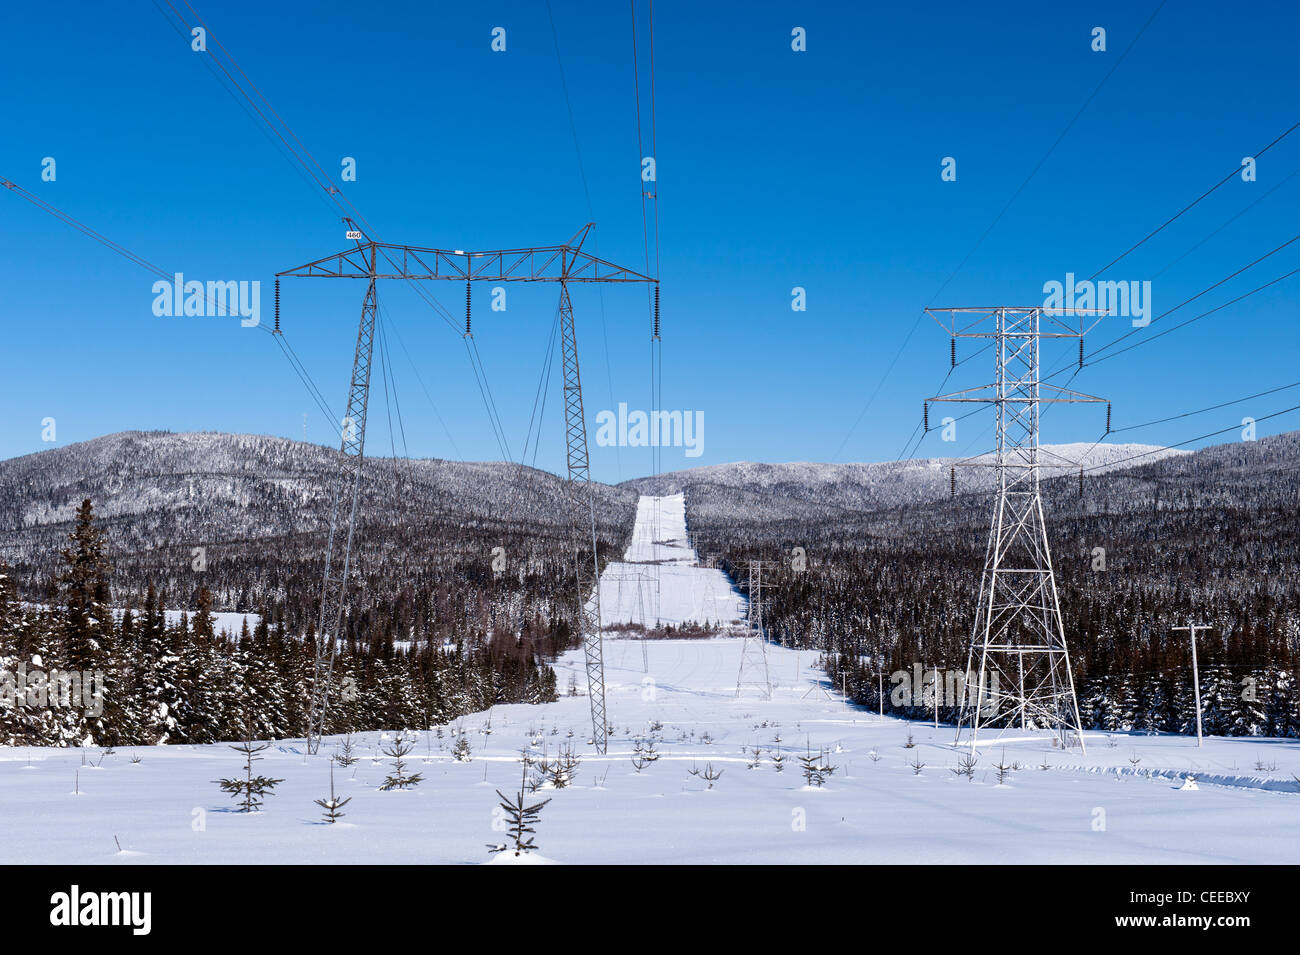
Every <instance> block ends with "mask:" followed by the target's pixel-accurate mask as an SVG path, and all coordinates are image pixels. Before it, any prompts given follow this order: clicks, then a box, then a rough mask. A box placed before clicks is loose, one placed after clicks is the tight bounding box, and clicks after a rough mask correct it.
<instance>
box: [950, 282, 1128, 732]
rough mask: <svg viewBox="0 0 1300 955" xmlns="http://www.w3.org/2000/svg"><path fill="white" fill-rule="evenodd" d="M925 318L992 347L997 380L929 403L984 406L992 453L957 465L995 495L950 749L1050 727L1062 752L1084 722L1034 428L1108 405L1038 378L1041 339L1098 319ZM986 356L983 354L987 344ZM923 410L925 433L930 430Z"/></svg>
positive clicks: (1078, 315)
mask: <svg viewBox="0 0 1300 955" xmlns="http://www.w3.org/2000/svg"><path fill="white" fill-rule="evenodd" d="M926 311H927V312H928V313H929V314H930V315H931V316H932V317H933V318H934V319H935V320H936V321H938V323H939V324H940V325H942V326H943V327H944V329H945V330H946V331H947V332H948V333H949V335H950V336H952V340H953V355H954V366H955V365H956V359H955V355H956V340H957V339H958V338H978V339H986V340H989V341H990V342H991V345H992V348H993V350H994V352H995V361H996V364H997V379H996V381H995V382H994V383H993V384H991V385H983V386H980V387H977V388H970V389H965V390H962V391H957V392H951V393H949V394H945V395H938V396H935V397H933V398H930V399H929V402H939V401H943V402H971V403H985V404H991V405H993V407H994V411H995V413H996V415H997V448H996V450H995V452H994V455H993V460H992V462H989V461H988V456H987V455H983V456H981V457H980V458H976V459H972V460H969V461H966V462H961V463H963V464H968V465H973V466H981V467H992V468H993V469H994V471H995V474H996V497H995V500H994V503H993V514H992V522H991V526H990V528H989V538H988V548H987V551H986V554H985V558H984V571H983V574H982V576H981V578H980V593H979V602H978V607H977V613H976V619H975V623H974V626H973V628H972V634H971V641H970V649H969V652H968V655H967V663H966V685H965V690H964V692H963V694H962V699H961V715H960V718H959V720H958V725H957V743H958V744H961V743H962V741H963V736H964V735H965V734H969V737H968V738H969V744H970V747H971V750H972V752H974V750H975V748H976V746H977V745H978V741H979V734H980V731H981V730H982V729H986V728H988V729H994V728H997V729H999V730H1000V731H1005V730H1006V729H1007V728H1009V727H1012V726H1017V727H1019V728H1021V729H1032V728H1050V729H1053V730H1055V731H1056V733H1057V734H1058V735H1059V737H1060V740H1061V743H1062V744H1063V745H1064V744H1067V743H1068V742H1069V737H1070V734H1074V735H1075V736H1076V737H1077V739H1078V742H1079V745H1080V746H1081V747H1082V746H1083V745H1084V743H1083V733H1082V728H1083V727H1082V723H1081V721H1080V719H1079V703H1078V699H1077V697H1076V695H1075V689H1074V677H1073V674H1072V672H1071V670H1070V654H1069V650H1068V648H1067V646H1066V640H1065V624H1064V621H1063V619H1062V616H1061V603H1060V597H1059V595H1058V593H1057V588H1056V577H1055V574H1054V573H1053V570H1052V554H1051V548H1050V546H1049V545H1048V540H1047V525H1046V521H1045V520H1044V517H1043V500H1042V494H1041V491H1040V479H1041V476H1042V470H1043V468H1044V467H1045V466H1047V465H1044V462H1043V459H1042V453H1043V452H1041V451H1040V448H1039V443H1038V435H1039V419H1040V416H1041V413H1042V407H1043V405H1045V404H1062V403H1064V404H1074V403H1089V402H1103V401H1104V400H1105V399H1103V398H1097V397H1094V396H1092V395H1085V394H1082V393H1080V392H1076V391H1070V390H1068V389H1066V388H1062V387H1059V386H1057V385H1052V384H1049V383H1047V382H1044V381H1043V380H1042V379H1041V377H1040V374H1039V356H1040V351H1041V345H1042V343H1043V342H1044V341H1046V340H1051V339H1060V338H1076V339H1082V337H1083V336H1084V335H1085V334H1086V333H1087V332H1088V331H1089V330H1090V329H1091V328H1092V326H1093V325H1095V324H1096V321H1097V319H1098V317H1099V316H1100V315H1102V314H1105V313H1103V312H1100V311H1097V310H1093V309H1049V308H1045V307H1025V308H1013V307H1002V306H999V307H993V308H936V309H926ZM986 347H987V346H986ZM929 402H927V405H926V425H927V427H928V424H929Z"/></svg>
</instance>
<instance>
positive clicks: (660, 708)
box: [0, 638, 1300, 864]
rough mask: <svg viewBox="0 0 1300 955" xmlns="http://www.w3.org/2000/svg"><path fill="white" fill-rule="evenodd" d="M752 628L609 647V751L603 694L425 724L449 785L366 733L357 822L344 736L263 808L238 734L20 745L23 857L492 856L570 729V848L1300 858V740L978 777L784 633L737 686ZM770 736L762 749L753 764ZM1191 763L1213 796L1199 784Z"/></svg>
mask: <svg viewBox="0 0 1300 955" xmlns="http://www.w3.org/2000/svg"><path fill="white" fill-rule="evenodd" d="M740 645H741V641H740V640H739V639H737V638H718V639H712V640H662V641H656V640H651V641H646V642H645V643H644V644H642V643H641V642H640V641H636V640H612V641H610V642H609V643H607V645H606V662H605V666H606V675H607V681H608V701H609V712H610V718H611V721H612V722H613V723H614V725H615V732H614V734H613V736H612V737H611V738H610V741H609V751H608V753H607V754H606V755H605V756H598V755H596V754H595V753H594V752H593V749H592V747H591V746H590V745H588V744H587V742H586V741H587V738H588V733H589V729H590V726H589V722H588V720H589V713H588V707H587V700H586V698H585V697H583V696H579V697H565V698H563V699H561V700H559V701H558V702H556V703H551V704H547V705H542V706H527V705H515V706H501V707H497V708H495V709H494V710H492V711H491V712H490V713H482V714H477V715H474V716H471V717H468V718H466V719H464V720H462V721H460V725H461V726H462V727H463V728H464V730H465V732H466V734H467V736H468V738H469V740H470V745H471V748H472V752H471V759H470V761H469V762H457V761H456V760H455V759H454V758H453V757H452V756H451V747H452V740H451V735H450V734H451V729H452V728H444V729H443V735H442V736H441V737H439V736H438V735H437V733H436V732H422V733H419V734H418V737H417V742H416V747H415V751H414V752H413V753H412V755H411V757H410V759H411V766H410V767H409V771H415V772H421V773H424V774H425V780H424V782H423V783H422V784H421V785H419V786H418V787H417V788H415V789H413V790H409V791H393V792H380V791H379V788H378V787H379V784H380V782H381V781H382V779H383V777H384V775H385V774H386V773H387V771H388V762H389V761H387V760H384V759H382V758H377V757H378V750H379V747H380V745H381V734H379V733H366V734H363V735H361V736H360V737H358V738H357V744H358V751H359V752H360V753H361V754H362V755H363V757H364V758H362V759H361V761H360V762H359V763H358V764H357V765H356V766H354V767H353V769H352V770H339V771H337V772H336V776H337V779H336V785H337V787H338V789H339V790H340V792H341V794H343V795H346V796H350V797H352V802H351V803H350V804H349V805H348V806H346V807H345V809H344V812H346V813H347V816H346V817H345V818H344V820H343V821H342V823H340V824H338V825H335V826H326V825H321V824H318V823H319V818H320V815H319V810H318V808H317V807H316V806H314V805H313V804H312V800H313V799H316V798H319V797H322V796H325V795H327V794H328V787H329V758H328V754H329V753H330V752H333V751H334V750H335V748H336V746H337V741H336V740H327V741H326V743H325V745H324V746H323V747H322V750H321V754H320V755H318V756H314V757H307V756H304V755H303V747H302V744H301V741H288V742H280V743H277V744H275V745H273V746H272V748H271V749H269V750H267V751H266V753H264V754H263V755H264V756H265V760H264V761H263V762H260V763H258V764H256V769H257V771H258V772H261V773H265V774H266V775H270V776H276V777H283V779H284V782H283V783H281V784H280V785H279V787H278V788H277V790H276V795H274V796H271V797H270V798H269V799H268V800H267V803H266V808H265V810H264V811H263V812H261V813H257V814H253V815H243V814H239V813H235V812H231V811H230V809H231V806H232V800H231V799H230V798H229V797H226V796H225V795H223V794H222V793H220V792H219V791H218V789H217V787H216V786H215V785H214V784H213V782H212V780H214V779H217V778H219V777H222V776H234V775H238V773H239V770H240V768H241V766H242V762H241V759H240V757H239V755H238V754H236V753H234V752H232V751H231V750H229V749H227V748H226V747H225V746H193V747H191V746H165V747H142V748H138V749H129V750H128V749H123V750H119V751H118V752H117V753H115V754H114V755H111V756H107V757H105V758H103V760H102V763H101V759H100V753H99V752H98V751H88V752H86V753H85V756H86V759H87V760H88V764H87V765H81V762H82V751H81V750H77V749H65V750H51V749H32V750H26V749H21V748H19V749H9V750H0V818H2V819H3V820H4V821H5V826H6V831H7V833H8V835H7V837H6V838H5V839H4V840H3V842H0V862H5V863H32V862H64V863H131V862H154V863H157V862H176V863H201V864H210V863H260V862H330V863H349V862H372V863H376V862H406V863H422V862H443V863H464V862H484V861H487V860H488V852H487V850H486V848H485V846H486V844H487V843H491V842H500V841H502V840H503V839H504V834H503V833H502V832H500V831H497V830H494V828H493V823H494V819H495V818H496V817H494V814H493V811H494V809H495V807H496V804H497V798H496V796H495V794H494V792H493V790H494V789H496V788H499V789H501V790H502V791H503V792H506V793H512V792H514V791H515V790H516V789H518V787H519V781H520V773H521V765H520V761H519V759H520V751H521V750H528V751H529V752H531V753H534V754H537V755H541V754H542V752H543V751H546V752H547V753H549V754H551V755H553V754H554V753H555V752H556V750H557V749H558V748H559V747H560V746H561V745H564V744H565V743H571V744H572V745H573V746H574V748H575V750H576V751H577V752H578V753H579V754H580V755H581V758H582V763H581V766H580V767H579V768H578V772H577V777H576V779H575V782H574V784H573V785H572V786H570V787H567V788H564V789H561V790H543V791H541V792H539V793H538V794H536V796H535V797H534V798H536V799H541V798H547V797H549V798H550V799H551V802H550V804H549V805H548V806H546V808H545V809H543V810H542V814H541V822H540V824H539V826H538V836H537V842H538V846H539V847H540V848H541V850H542V852H543V853H544V855H545V856H547V857H549V858H551V859H554V860H556V861H559V862H572V863H576V862H606V863H624V862H626V863H635V862H658V863H673V862H699V863H705V862H773V863H775V862H805V863H814V862H820V863H827V862H854V863H952V862H1061V863H1064V862H1076V863H1078V862H1082V863H1100V862H1121V863H1137V862H1172V863H1204V862H1222V863H1295V862H1298V861H1300V792H1297V791H1296V790H1297V788H1298V787H1297V785H1296V783H1295V782H1294V781H1293V780H1292V778H1291V774H1292V773H1295V774H1297V775H1300V740H1267V739H1209V740H1206V743H1205V746H1204V748H1203V749H1199V750H1198V749H1197V747H1196V743H1195V740H1190V739H1187V738H1183V737H1148V736H1116V737H1114V738H1113V739H1112V740H1111V741H1110V742H1108V740H1107V738H1106V737H1104V736H1100V735H1097V736H1091V737H1090V738H1089V740H1088V743H1089V746H1088V753H1087V755H1086V756H1084V755H1082V754H1080V753H1078V752H1077V750H1076V751H1071V752H1069V753H1062V752H1060V751H1058V750H1053V748H1052V747H1051V745H1050V742H1048V741H1046V740H1044V739H1042V738H1038V739H1034V740H1033V741H1029V742H1018V743H1016V742H1012V743H1007V744H1006V747H1005V748H1006V762H1007V763H1012V762H1017V763H1019V764H1020V766H1021V768H1020V769H1019V770H1017V771H1015V772H1013V773H1012V774H1011V776H1010V779H1009V780H1008V782H1007V783H1006V784H1005V785H1001V786H999V785H997V781H996V778H995V777H996V773H995V771H994V769H993V764H994V763H996V762H998V761H999V759H1000V757H1001V755H1002V747H1001V746H996V747H990V748H988V749H986V750H985V751H984V752H983V753H982V754H981V758H980V762H979V765H978V768H977V769H976V772H975V776H974V779H973V780H967V779H966V778H963V777H959V776H957V775H955V774H954V773H953V772H952V770H953V769H955V768H956V767H957V765H958V757H959V753H958V752H957V751H955V750H953V749H952V748H951V746H950V744H951V741H952V730H951V729H950V728H948V727H943V728H941V729H939V730H935V729H933V727H931V726H927V725H926V724H909V723H906V722H903V721H899V720H895V719H891V718H885V719H883V720H881V719H879V718H878V717H877V716H876V714H874V713H869V712H863V711H860V710H855V709H853V708H851V707H849V706H847V705H846V704H845V703H844V702H843V701H842V700H840V699H838V698H836V697H834V695H833V694H832V695H830V696H828V695H826V694H825V693H824V692H823V691H822V690H820V689H818V685H819V679H818V678H819V676H820V674H819V673H818V672H817V671H816V670H814V669H813V664H814V662H815V659H816V657H815V654H813V653H812V652H810V651H803V652H798V651H793V650H783V649H781V648H779V647H772V648H770V649H769V658H770V661H771V667H772V675H773V679H774V681H775V682H776V684H777V689H776V691H775V694H774V698H773V699H772V700H771V701H762V700H760V699H757V698H755V697H753V696H749V697H746V698H743V699H741V700H736V699H735V684H736V670H737V667H738V665H739V660H740ZM643 653H644V654H645V659H646V661H647V665H646V666H644V667H643V663H642V660H643V656H642V655H643ZM558 670H559V678H560V679H559V685H560V686H562V687H563V686H566V685H568V682H569V674H570V673H572V674H574V676H575V677H576V679H577V682H578V685H579V686H582V685H583V670H582V657H581V653H580V652H574V653H570V654H567V655H565V656H564V657H563V658H561V660H560V661H559V664H558ZM821 682H824V678H823V680H822V681H821ZM810 691H811V692H810ZM656 723H661V724H662V729H661V730H658V731H657V732H654V733H653V735H654V736H656V737H657V738H658V739H659V743H658V751H659V754H660V758H659V759H658V760H657V761H656V762H654V763H652V764H650V765H648V766H647V767H646V768H645V769H644V771H643V772H641V773H637V772H636V770H635V769H634V767H633V765H632V761H631V756H632V749H633V745H634V742H635V739H636V738H637V737H639V736H645V735H651V727H652V726H653V725H654V724H656ZM489 729H490V733H485V730H489ZM570 733H572V734H573V735H572V737H570ZM909 733H910V734H911V735H912V738H913V740H914V742H915V746H914V747H913V748H911V749H909V748H906V746H905V744H906V742H907V739H908V735H909ZM706 734H707V736H706ZM1016 735H1017V737H1020V736H1022V735H1023V734H1021V733H1019V732H1017V734H1016ZM778 736H779V737H780V739H781V742H780V744H779V747H780V751H781V753H783V754H784V755H785V769H784V771H783V772H780V773H778V772H776V770H775V768H774V764H773V760H772V755H773V753H774V752H775V751H776V748H777V745H778V744H777V743H776V738H777V737H778ZM808 746H811V747H812V748H813V749H814V750H816V749H818V748H820V747H825V748H826V749H827V750H828V759H829V761H830V763H831V764H832V765H834V766H835V771H834V773H833V774H832V775H831V776H830V777H829V779H828V781H827V784H826V786H825V788H823V789H816V790H812V789H808V788H806V787H805V784H804V780H803V778H802V777H801V775H800V772H799V765H798V762H797V760H796V757H797V755H798V754H799V753H801V752H803V751H804V750H805V748H806V747H808ZM752 747H758V748H759V749H760V750H761V753H760V756H761V760H760V762H759V765H758V766H757V767H756V768H753V769H749V768H747V766H748V764H749V763H750V762H751V761H752V755H751V753H750V748H752ZM873 752H874V753H875V754H876V756H878V757H879V758H878V759H873V757H872V755H871V754H872V753H873ZM134 756H139V757H140V759H141V761H140V762H139V763H132V762H131V759H132V758H133V757H134ZM917 760H919V762H921V763H922V764H923V768H922V770H921V772H920V774H919V775H917V774H916V773H915V772H914V770H913V768H912V766H911V765H910V764H911V763H913V762H914V761H917ZM1134 760H1137V761H1138V762H1137V763H1136V764H1134V763H1133V761H1134ZM1257 761H1259V762H1262V763H1264V764H1265V765H1267V766H1269V767H1273V766H1276V768H1275V769H1273V768H1270V769H1268V770H1265V771H1256V770H1255V768H1254V767H1255V765H1256V762H1257ZM1044 763H1045V764H1046V765H1047V767H1048V768H1047V769H1040V768H1039V767H1040V766H1041V765H1043V764H1044ZM710 765H711V766H712V769H713V770H714V771H715V772H716V771H720V772H721V774H722V775H721V777H720V778H718V779H717V781H716V782H715V783H714V784H713V788H712V790H709V789H708V788H707V783H706V782H705V781H704V780H703V778H702V776H700V775H692V774H691V772H690V771H691V770H692V769H699V770H702V771H703V770H705V769H706V767H708V766H710ZM1188 774H1192V775H1194V776H1195V777H1196V780H1197V788H1196V789H1195V790H1190V789H1182V788H1181V787H1182V785H1183V779H1184V778H1185V776H1187V775H1188ZM78 788H79V789H80V795H74V790H75V789H78ZM115 837H116V839H117V840H118V841H119V842H120V843H121V849H122V851H120V852H119V850H118V847H117V843H116V842H115V841H114V839H115Z"/></svg>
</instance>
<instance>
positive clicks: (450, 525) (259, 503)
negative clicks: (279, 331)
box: [0, 431, 636, 610]
mask: <svg viewBox="0 0 1300 955" xmlns="http://www.w3.org/2000/svg"><path fill="white" fill-rule="evenodd" d="M337 456H338V452H337V451H333V450H331V449H327V448H325V447H322V446H321V445H315V444H305V443H302V442H299V441H291V440H288V439H285V438H277V437H269V436H264V435H241V434H222V433H210V432H203V433H188V434H172V433H169V432H139V431H132V432H123V433H120V434H111V435H106V436H104V437H100V438H95V439H94V440H91V441H84V442H80V443H77V444H71V445H67V446H65V447H59V448H53V449H51V450H49V451H43V452H40V453H37V454H29V455H25V456H23V457H18V458H12V459H10V460H7V461H0V560H4V561H5V562H7V563H9V564H10V565H11V566H12V567H14V568H15V571H16V572H17V576H18V578H19V579H20V580H25V581H30V582H32V584H33V585H34V586H35V587H37V588H39V586H40V581H41V580H43V579H44V578H45V576H47V575H48V574H49V573H51V572H52V571H53V569H54V567H55V564H56V562H57V558H58V553H59V551H60V549H61V548H62V547H63V546H64V543H65V542H66V540H67V534H68V531H69V530H70V528H71V523H72V517H73V512H74V510H75V508H76V507H77V505H78V504H80V503H81V501H82V499H84V498H90V499H91V500H92V502H93V503H94V506H95V513H96V517H97V519H98V521H99V523H100V525H101V526H102V527H103V528H104V530H105V532H106V534H107V536H108V542H109V550H110V554H111V556H112V560H113V564H114V569H115V574H116V576H115V580H114V585H115V586H125V587H127V588H129V589H137V590H138V589H142V588H143V586H144V584H145V582H146V581H148V580H154V581H156V582H157V583H158V585H159V586H160V587H167V588H169V589H172V590H177V589H179V590H181V591H182V592H183V593H184V594H186V595H187V596H188V594H189V593H190V591H191V589H192V587H193V586H194V582H193V581H192V580H191V579H189V578H188V577H187V575H188V574H189V572H190V565H191V560H192V554H193V548H195V547H202V548H204V549H205V551H206V555H207V563H208V569H207V571H206V573H207V577H206V578H205V582H206V583H207V585H208V586H209V587H210V588H211V589H212V591H213V593H214V594H215V595H216V599H217V607H218V609H223V608H228V609H232V610H234V609H243V607H242V604H243V601H241V600H239V599H238V598H239V595H240V593H241V592H243V591H245V590H246V589H247V588H256V586H257V584H258V583H259V582H261V584H262V587H263V588H264V589H263V590H262V593H263V594H265V593H269V592H273V591H274V590H275V589H276V588H277V587H278V586H282V582H283V581H284V579H285V578H288V577H292V576H294V575H303V576H304V579H311V578H312V577H315V576H316V575H317V574H318V573H319V572H318V571H317V570H316V564H315V562H318V561H319V560H320V558H321V552H322V551H323V546H322V545H323V543H324V538H325V535H326V533H327V532H328V528H329V518H330V507H331V501H332V496H333V486H334V481H335V476H336V474H337V460H338V457H337ZM595 493H596V501H597V519H598V521H599V524H600V527H601V533H602V537H606V538H607V539H608V540H610V541H615V542H619V543H620V545H621V543H622V542H623V541H625V540H626V536H627V534H628V532H629V531H630V529H631V523H632V513H633V509H634V507H635V501H636V495H635V493H634V492H633V491H631V490H630V489H624V488H611V487H607V486H605V485H599V484H598V485H595ZM361 496H362V498H361V499H362V502H363V506H362V510H361V526H360V528H359V530H358V534H359V543H360V545H361V546H362V547H363V548H370V549H371V550H372V551H373V554H374V558H373V560H372V561H371V562H370V564H368V566H371V567H373V568H374V570H375V571H376V572H382V571H384V569H385V568H386V567H393V566H396V563H397V561H398V560H399V559H406V560H408V561H420V560H424V559H425V558H426V557H429V558H432V559H439V558H438V553H439V552H445V551H446V549H447V548H449V547H453V546H459V545H458V544H457V542H460V543H461V544H463V545H464V546H463V547H462V549H464V548H466V547H471V542H469V541H468V540H467V537H473V536H478V537H483V536H485V535H486V536H488V537H490V538H492V542H493V543H497V544H500V543H503V542H504V540H505V538H506V537H507V536H510V535H515V536H517V537H519V538H520V539H522V540H523V543H522V544H520V545H517V546H514V547H513V548H512V552H513V555H514V556H522V550H523V549H525V548H528V547H536V548H539V549H549V550H553V551H555V552H556V553H557V554H558V553H559V547H558V544H556V543H554V542H555V541H556V540H557V539H558V538H559V537H561V536H563V535H565V534H567V527H568V514H569V511H568V506H569V497H568V494H567V491H566V488H565V482H564V480H563V479H562V478H560V477H557V476H556V475H554V474H550V473H547V472H545V471H538V470H535V469H532V468H528V467H523V466H520V465H516V464H513V463H475V462H458V461H443V460H437V459H426V460H411V461H407V460H394V459H391V458H382V457H370V458H367V462H366V467H365V469H364V471H363V484H362V490H361ZM472 546H473V547H478V545H477V543H474V544H473V545H472ZM479 549H481V548H479ZM440 559H441V560H442V561H443V563H449V562H448V561H447V560H446V555H445V553H443V556H442V558H440ZM484 566H486V559H485V560H484ZM412 572H414V571H413V570H412ZM250 596H253V597H256V596H257V595H256V594H251V595H250Z"/></svg>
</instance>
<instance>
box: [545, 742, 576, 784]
mask: <svg viewBox="0 0 1300 955" xmlns="http://www.w3.org/2000/svg"><path fill="white" fill-rule="evenodd" d="M581 764H582V760H581V759H579V758H578V756H577V754H575V753H574V752H573V747H572V746H571V745H569V744H568V743H565V744H564V745H563V746H562V747H560V752H559V753H558V754H557V755H556V757H555V760H554V761H553V762H548V763H545V764H544V766H545V772H546V781H547V782H549V783H550V784H551V788H552V789H564V788H565V787H567V786H570V785H572V783H573V779H574V777H575V776H577V775H578V767H579V766H580V765H581Z"/></svg>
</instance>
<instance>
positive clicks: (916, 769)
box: [907, 753, 925, 776]
mask: <svg viewBox="0 0 1300 955" xmlns="http://www.w3.org/2000/svg"><path fill="white" fill-rule="evenodd" d="M907 765H909V766H911V767H912V775H913V776H920V775H921V770H923V769H925V763H923V762H921V754H920V753H917V754H916V755H915V756H913V757H912V761H911V762H910V763H908V764H907Z"/></svg>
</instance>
